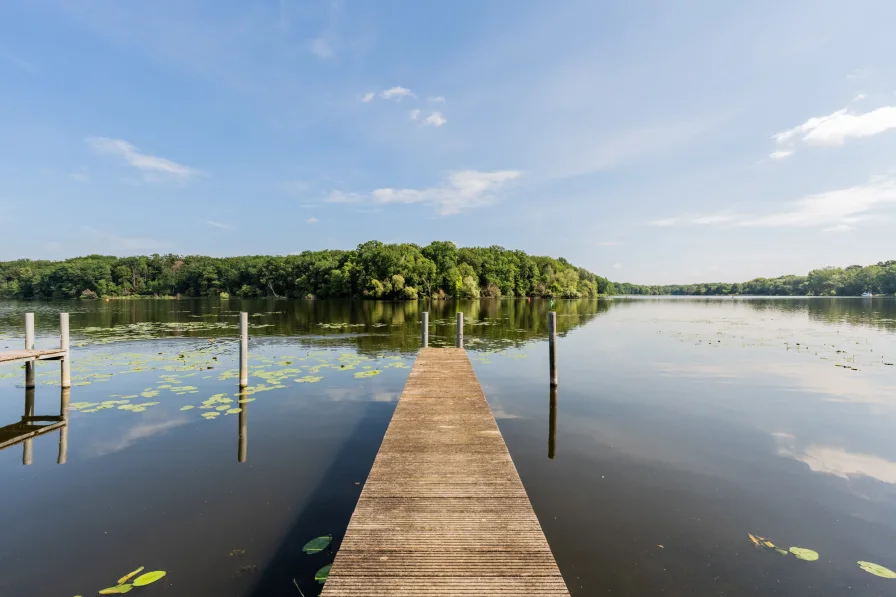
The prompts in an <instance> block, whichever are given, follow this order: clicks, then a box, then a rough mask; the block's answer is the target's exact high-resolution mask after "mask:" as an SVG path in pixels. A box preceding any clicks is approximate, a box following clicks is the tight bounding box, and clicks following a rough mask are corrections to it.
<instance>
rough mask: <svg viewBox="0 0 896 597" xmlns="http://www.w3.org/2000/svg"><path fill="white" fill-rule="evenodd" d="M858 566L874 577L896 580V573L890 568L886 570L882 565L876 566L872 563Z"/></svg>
mask: <svg viewBox="0 0 896 597" xmlns="http://www.w3.org/2000/svg"><path fill="white" fill-rule="evenodd" d="M858 564H859V568H861V569H862V570H864V571H865V572H868V573H869V574H873V575H874V576H879V577H881V578H896V572H893V571H892V570H890V569H889V568H884V567H883V566H881V565H880V564H874V563H872V562H858Z"/></svg>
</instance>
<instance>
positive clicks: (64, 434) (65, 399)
mask: <svg viewBox="0 0 896 597" xmlns="http://www.w3.org/2000/svg"><path fill="white" fill-rule="evenodd" d="M66 315H68V314H67V313H66ZM71 393H72V391H71V390H70V389H69V388H62V397H61V399H60V402H59V416H60V417H62V422H63V425H62V427H60V428H59V456H58V457H57V458H56V464H65V461H66V460H67V459H68V403H69V399H70V397H71Z"/></svg>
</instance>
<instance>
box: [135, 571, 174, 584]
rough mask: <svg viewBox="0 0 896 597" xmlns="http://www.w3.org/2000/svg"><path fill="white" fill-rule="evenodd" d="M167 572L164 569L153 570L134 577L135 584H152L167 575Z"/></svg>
mask: <svg viewBox="0 0 896 597" xmlns="http://www.w3.org/2000/svg"><path fill="white" fill-rule="evenodd" d="M165 574H167V573H166V572H165V571H164V570H154V571H152V572H147V573H146V574H141V575H140V576H138V577H137V578H135V579H134V586H135V587H142V586H145V585H148V584H152V583H154V582H156V581H157V580H159V579H160V578H162V577H163V576H165Z"/></svg>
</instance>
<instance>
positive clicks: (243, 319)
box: [240, 311, 249, 388]
mask: <svg viewBox="0 0 896 597" xmlns="http://www.w3.org/2000/svg"><path fill="white" fill-rule="evenodd" d="M248 385H249V314H248V313H246V312H245V311H241V312H240V387H241V388H245V387H246V386H248Z"/></svg>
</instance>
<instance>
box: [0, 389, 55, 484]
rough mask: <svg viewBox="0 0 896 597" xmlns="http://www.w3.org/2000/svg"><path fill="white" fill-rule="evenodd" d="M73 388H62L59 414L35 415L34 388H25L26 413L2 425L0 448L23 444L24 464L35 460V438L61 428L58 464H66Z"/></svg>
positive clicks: (26, 464)
mask: <svg viewBox="0 0 896 597" xmlns="http://www.w3.org/2000/svg"><path fill="white" fill-rule="evenodd" d="M70 393H71V390H70V389H68V388H66V389H63V390H62V395H61V399H60V402H59V414H58V415H35V414H34V412H35V400H34V388H25V414H24V415H22V418H21V420H19V421H17V422H15V423H11V424H9V425H5V426H3V427H0V450H3V449H6V448H9V447H12V446H14V445H17V444H20V443H21V444H22V464H23V465H25V466H28V465H30V464H31V463H32V462H33V460H34V443H33V442H34V438H36V437H38V436H40V435H44V434H47V433H50V432H51V431H55V430H57V429H58V430H59V454H58V456H57V458H56V462H57V464H65V461H66V458H67V455H68V404H69V396H70Z"/></svg>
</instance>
